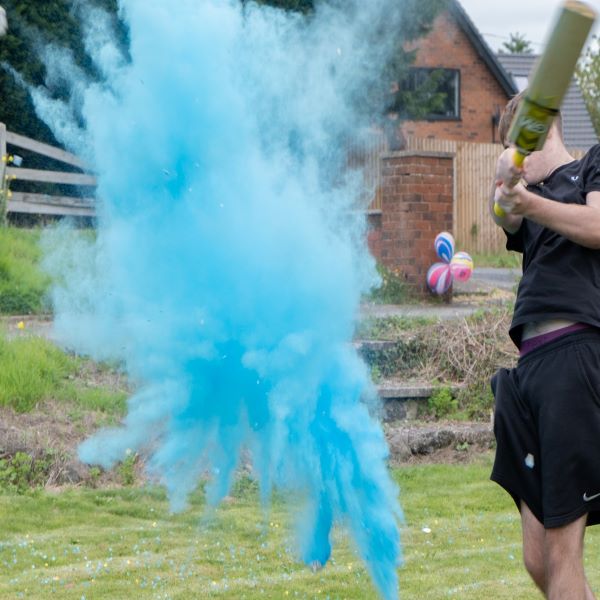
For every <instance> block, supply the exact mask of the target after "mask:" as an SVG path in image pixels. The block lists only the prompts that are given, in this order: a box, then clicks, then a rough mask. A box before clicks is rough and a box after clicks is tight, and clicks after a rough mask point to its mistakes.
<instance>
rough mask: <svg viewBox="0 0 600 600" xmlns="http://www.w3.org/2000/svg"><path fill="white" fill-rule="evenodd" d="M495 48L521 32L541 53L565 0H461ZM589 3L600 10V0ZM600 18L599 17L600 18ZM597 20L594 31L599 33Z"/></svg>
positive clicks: (486, 38)
mask: <svg viewBox="0 0 600 600" xmlns="http://www.w3.org/2000/svg"><path fill="white" fill-rule="evenodd" d="M459 2H460V3H461V4H462V6H463V7H464V9H465V11H466V12H467V14H468V15H469V17H471V20H472V21H473V22H474V23H475V26H476V27H477V29H478V30H479V33H481V34H482V35H483V37H484V39H485V41H486V42H487V43H488V45H489V46H491V48H492V49H493V50H494V51H497V50H498V49H499V48H501V47H502V43H503V42H505V41H508V40H509V38H510V34H511V33H516V32H518V33H521V34H523V35H524V36H525V38H526V39H528V40H529V41H530V42H531V45H532V48H533V51H534V52H535V53H536V54H539V53H540V52H541V50H542V49H543V47H544V42H545V40H546V37H547V35H548V31H549V30H550V28H551V27H552V24H553V23H554V20H555V18H556V14H557V10H558V9H559V7H560V6H562V5H563V0H502V1H500V2H490V1H489V0H459ZM587 4H589V5H590V6H592V7H593V8H594V9H595V10H596V12H598V13H600V0H588V2H587ZM598 20H600V19H598ZM598 20H597V21H596V24H595V26H594V29H593V32H594V33H596V34H597V35H598V34H600V26H599V24H598Z"/></svg>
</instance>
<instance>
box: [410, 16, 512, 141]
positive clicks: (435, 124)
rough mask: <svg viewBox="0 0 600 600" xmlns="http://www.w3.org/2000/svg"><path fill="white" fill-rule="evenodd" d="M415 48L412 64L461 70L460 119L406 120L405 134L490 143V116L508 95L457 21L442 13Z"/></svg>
mask: <svg viewBox="0 0 600 600" xmlns="http://www.w3.org/2000/svg"><path fill="white" fill-rule="evenodd" d="M415 47H416V48H418V50H417V57H416V60H415V63H414V66H415V67H433V68H442V67H445V68H448V69H460V78H461V82H460V99H461V108H460V119H459V120H454V121H408V122H405V123H403V126H402V130H403V131H404V133H405V135H407V136H414V137H436V138H442V139H447V140H463V141H472V142H485V143H491V142H492V141H493V140H492V115H494V114H495V113H496V112H497V110H498V109H500V110H502V109H503V108H504V106H505V104H506V102H507V101H508V96H507V95H506V93H505V92H504V90H503V89H502V88H501V87H500V84H499V83H498V81H497V80H496V78H495V77H494V76H493V75H492V73H491V72H490V71H489V70H488V68H487V66H486V64H485V63H484V62H483V59H482V58H481V57H480V56H479V54H478V53H477V51H476V50H475V48H474V47H473V45H472V44H471V42H470V41H469V38H468V37H467V36H466V34H465V33H464V31H463V30H462V28H461V27H460V25H459V24H458V22H457V21H456V20H455V19H454V18H453V17H452V16H451V14H450V13H448V12H445V13H442V14H441V15H440V16H438V17H437V19H436V20H435V22H434V25H433V28H432V30H431V32H430V33H429V34H428V35H427V36H426V37H423V38H419V39H418V40H417V41H416V42H414V45H413V46H412V47H411V48H409V49H412V48H415ZM496 136H497V129H496ZM496 141H497V137H496Z"/></svg>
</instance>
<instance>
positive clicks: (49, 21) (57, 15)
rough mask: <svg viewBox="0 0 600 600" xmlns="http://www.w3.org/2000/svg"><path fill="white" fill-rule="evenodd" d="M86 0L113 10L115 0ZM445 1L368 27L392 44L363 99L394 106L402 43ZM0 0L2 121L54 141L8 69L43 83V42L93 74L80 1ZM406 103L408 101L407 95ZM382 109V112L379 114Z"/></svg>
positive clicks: (421, 4) (289, 4)
mask: <svg viewBox="0 0 600 600" xmlns="http://www.w3.org/2000/svg"><path fill="white" fill-rule="evenodd" d="M86 1H87V2H91V3H93V4H95V5H97V6H100V7H102V8H104V9H106V10H108V11H110V12H111V13H113V14H115V15H116V14H117V3H118V0H86ZM250 1H252V2H256V3H258V4H266V5H270V6H273V7H276V8H280V9H283V10H291V11H297V12H301V13H304V14H306V15H307V18H311V14H312V13H313V12H314V11H315V9H316V8H318V3H320V2H321V3H325V2H329V3H339V4H340V6H341V7H342V8H343V9H344V10H349V11H350V10H352V2H351V1H349V0H240V2H242V3H248V2H250ZM356 1H364V0H356ZM447 1H448V0H397V1H396V2H391V3H390V11H400V12H399V13H398V14H400V15H401V16H402V18H401V19H399V20H398V19H386V18H385V17H384V18H382V19H381V22H379V23H373V25H372V29H371V31H370V32H369V34H368V35H369V38H370V39H369V40H368V41H369V43H370V44H373V45H374V47H376V45H378V44H381V43H382V40H386V41H389V40H392V44H393V48H392V52H391V53H390V54H389V57H388V59H387V62H386V63H385V64H384V65H380V68H379V69H375V70H374V71H373V72H374V74H375V73H376V76H375V75H374V77H373V81H372V82H371V81H369V82H368V84H369V85H366V86H365V88H366V89H367V91H365V93H364V96H365V97H364V98H362V99H361V100H362V101H364V102H368V103H369V105H372V106H374V105H378V106H381V107H382V108H384V107H386V106H388V107H389V106H391V105H392V104H394V105H397V103H398V96H397V94H395V93H393V92H392V91H391V84H392V82H398V81H401V80H402V79H403V78H405V77H406V75H407V73H408V69H409V67H410V65H411V64H412V63H413V61H414V58H415V51H407V50H406V49H405V48H404V44H405V42H406V41H410V40H414V39H416V38H418V37H420V36H422V35H425V34H426V33H428V31H429V28H430V25H431V23H432V22H433V19H434V18H435V17H436V15H437V14H438V12H439V11H440V10H442V9H443V8H444V7H445V6H446V5H447ZM2 4H3V6H4V8H5V9H6V13H7V17H8V23H9V30H8V33H7V35H6V36H5V37H3V38H0V65H2V68H0V94H1V98H2V101H1V102H0V122H4V123H6V125H7V127H8V128H9V129H10V130H12V131H15V132H18V133H21V134H23V135H26V136H29V137H32V138H35V139H38V140H41V141H45V142H48V143H51V144H56V140H55V139H54V136H53V135H52V133H51V131H50V130H49V129H48V127H47V126H46V125H45V124H44V123H43V122H41V121H40V120H39V119H38V118H37V116H36V115H35V111H34V108H33V105H32V102H31V99H30V97H29V94H28V92H27V90H26V89H24V88H23V86H22V85H19V83H17V81H16V80H15V78H14V76H13V75H12V74H11V72H10V69H14V71H16V72H18V73H19V74H20V75H21V76H22V78H23V80H24V81H25V82H26V83H28V84H29V85H33V86H43V85H44V82H45V78H46V72H45V68H44V65H43V63H42V62H41V61H40V59H39V55H38V50H39V48H40V47H43V46H45V45H47V44H56V45H58V46H62V47H66V48H68V49H70V50H71V52H72V55H73V58H74V60H75V62H76V64H78V66H80V67H81V68H82V69H83V70H84V71H85V72H86V73H88V74H89V75H90V76H91V77H94V76H95V73H94V67H93V65H92V64H91V62H90V61H89V58H88V57H87V56H86V54H85V51H84V48H83V41H82V27H81V23H80V22H79V20H78V18H77V10H76V6H77V4H78V1H77V0H2ZM394 22H396V23H397V22H400V27H399V28H394V29H392V26H391V23H394ZM121 25H122V24H121ZM121 33H122V35H123V41H126V37H127V32H126V31H125V28H124V27H123V28H122V32H121ZM7 66H8V68H7ZM374 99H375V102H374ZM401 101H402V100H401ZM406 101H407V102H409V103H410V99H407V100H406ZM413 104H415V105H417V104H420V103H419V102H413ZM383 112H384V111H383V110H382V111H381V113H383Z"/></svg>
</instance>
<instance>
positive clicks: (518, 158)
mask: <svg viewBox="0 0 600 600" xmlns="http://www.w3.org/2000/svg"><path fill="white" fill-rule="evenodd" d="M526 156H527V154H525V153H523V152H521V151H519V150H518V149H517V150H516V152H515V155H514V158H513V163H514V165H515V167H517V168H518V169H521V168H522V167H523V162H524V161H525V158H526ZM519 181H521V176H520V175H518V176H517V175H515V177H514V178H513V179H511V180H510V181H509V182H507V183H503V184H502V185H506V187H507V188H508V189H512V188H514V187H515V186H516V185H517V183H519ZM494 214H495V215H496V216H497V217H499V218H500V219H502V218H504V217H505V216H506V211H505V210H504V209H503V208H502V207H501V206H500V205H499V204H498V203H497V202H494Z"/></svg>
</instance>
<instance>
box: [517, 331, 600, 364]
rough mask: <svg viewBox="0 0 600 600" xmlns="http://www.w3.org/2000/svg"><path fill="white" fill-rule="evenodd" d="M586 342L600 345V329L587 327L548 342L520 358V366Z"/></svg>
mask: <svg viewBox="0 0 600 600" xmlns="http://www.w3.org/2000/svg"><path fill="white" fill-rule="evenodd" d="M586 342H593V343H596V344H600V329H598V328H596V327H592V326H590V327H586V328H585V329H581V330H579V331H575V332H574V333H567V334H565V335H561V336H560V337H559V338H558V339H555V340H553V341H551V342H548V343H547V344H544V345H543V346H540V347H539V348H536V349H535V350H532V351H531V352H528V353H527V354H526V355H525V356H521V357H519V362H518V365H519V366H521V365H523V364H525V363H527V362H529V361H531V360H536V359H538V358H541V357H542V356H544V355H545V354H547V353H549V352H555V351H556V350H559V349H562V348H565V347H568V346H571V345H575V344H582V343H586Z"/></svg>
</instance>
